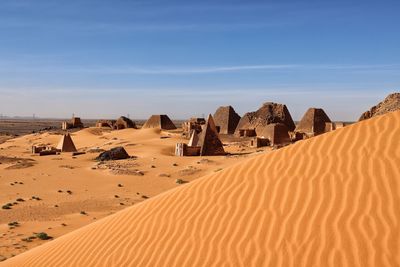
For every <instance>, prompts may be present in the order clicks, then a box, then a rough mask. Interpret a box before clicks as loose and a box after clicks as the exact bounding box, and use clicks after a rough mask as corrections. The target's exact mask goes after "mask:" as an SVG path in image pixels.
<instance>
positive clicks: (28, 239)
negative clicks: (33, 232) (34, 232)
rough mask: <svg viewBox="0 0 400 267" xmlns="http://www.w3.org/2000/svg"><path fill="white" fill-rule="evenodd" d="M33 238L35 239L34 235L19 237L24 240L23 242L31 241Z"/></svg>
mask: <svg viewBox="0 0 400 267" xmlns="http://www.w3.org/2000/svg"><path fill="white" fill-rule="evenodd" d="M34 239H36V236H28V237H25V238H21V240H22V241H24V242H28V243H29V242H32V241H33V240H34Z"/></svg>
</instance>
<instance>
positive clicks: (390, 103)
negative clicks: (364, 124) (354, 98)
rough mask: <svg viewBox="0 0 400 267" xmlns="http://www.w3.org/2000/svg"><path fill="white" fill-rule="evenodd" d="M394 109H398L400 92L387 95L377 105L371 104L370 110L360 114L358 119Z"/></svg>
mask: <svg viewBox="0 0 400 267" xmlns="http://www.w3.org/2000/svg"><path fill="white" fill-rule="evenodd" d="M396 110H400V93H393V94H390V95H388V96H387V97H386V98H385V100H383V101H382V102H380V103H379V104H378V105H376V106H373V107H372V108H371V109H370V110H368V111H366V112H364V113H363V114H361V116H360V118H359V120H358V121H362V120H366V119H369V118H372V117H375V116H379V115H383V114H386V113H388V112H392V111H396Z"/></svg>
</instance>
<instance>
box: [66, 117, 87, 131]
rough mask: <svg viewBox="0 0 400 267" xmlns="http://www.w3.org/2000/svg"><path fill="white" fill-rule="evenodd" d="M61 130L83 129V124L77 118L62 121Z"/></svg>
mask: <svg viewBox="0 0 400 267" xmlns="http://www.w3.org/2000/svg"><path fill="white" fill-rule="evenodd" d="M61 128H62V129H63V130H68V129H73V128H83V123H82V121H81V118H79V117H72V119H71V121H70V122H68V121H63V122H62V124H61Z"/></svg>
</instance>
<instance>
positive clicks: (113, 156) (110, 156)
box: [96, 146, 130, 161]
mask: <svg viewBox="0 0 400 267" xmlns="http://www.w3.org/2000/svg"><path fill="white" fill-rule="evenodd" d="M128 158H130V156H129V154H128V153H127V152H126V150H125V149H124V148H123V147H122V146H120V147H114V148H112V149H110V150H107V151H105V152H103V153H101V154H100V155H99V156H98V157H97V158H96V160H99V161H105V160H119V159H128Z"/></svg>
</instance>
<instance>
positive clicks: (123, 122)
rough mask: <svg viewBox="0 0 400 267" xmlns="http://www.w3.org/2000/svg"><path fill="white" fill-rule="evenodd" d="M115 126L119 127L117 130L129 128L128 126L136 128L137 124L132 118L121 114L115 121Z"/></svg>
mask: <svg viewBox="0 0 400 267" xmlns="http://www.w3.org/2000/svg"><path fill="white" fill-rule="evenodd" d="M115 128H117V130H121V129H127V128H136V124H135V123H134V122H133V121H132V120H131V119H129V118H127V117H125V116H121V117H119V118H118V120H117V121H116V122H115Z"/></svg>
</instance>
